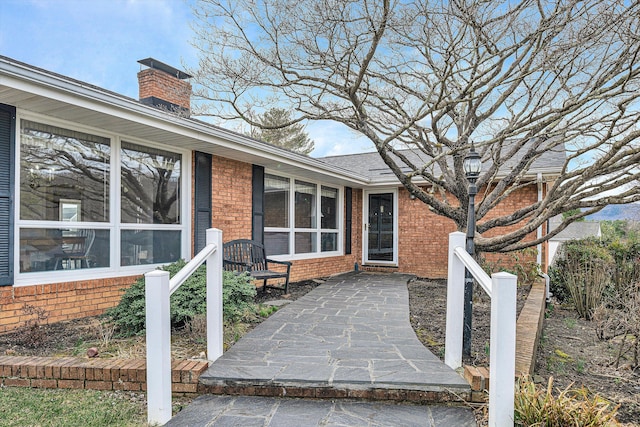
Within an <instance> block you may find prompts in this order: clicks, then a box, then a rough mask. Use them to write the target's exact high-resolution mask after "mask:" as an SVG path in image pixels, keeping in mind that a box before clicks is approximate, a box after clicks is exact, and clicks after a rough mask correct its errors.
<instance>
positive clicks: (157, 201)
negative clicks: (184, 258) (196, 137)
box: [120, 142, 182, 224]
mask: <svg viewBox="0 0 640 427" xmlns="http://www.w3.org/2000/svg"><path fill="white" fill-rule="evenodd" d="M120 153H121V154H120V156H121V161H122V165H121V170H120V176H121V181H122V182H121V189H122V191H121V197H120V205H121V221H122V222H123V223H136V224H180V175H181V165H182V156H181V155H180V154H177V153H172V152H170V151H165V150H161V149H157V148H150V147H144V146H141V145H137V144H131V143H128V142H122V149H121V150H120Z"/></svg>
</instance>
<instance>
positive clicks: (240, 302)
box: [222, 271, 257, 322]
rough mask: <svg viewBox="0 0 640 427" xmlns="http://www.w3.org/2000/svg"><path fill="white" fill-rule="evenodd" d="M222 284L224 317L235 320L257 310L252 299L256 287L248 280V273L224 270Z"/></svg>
mask: <svg viewBox="0 0 640 427" xmlns="http://www.w3.org/2000/svg"><path fill="white" fill-rule="evenodd" d="M223 274H224V285H223V286H222V312H223V316H224V319H225V320H227V321H231V322H236V321H238V320H240V319H242V318H243V317H245V316H246V315H247V313H249V312H252V313H255V312H256V310H257V307H256V305H255V304H254V303H253V300H254V298H255V296H256V287H255V286H254V285H253V284H252V283H251V281H250V280H249V275H248V274H246V273H245V274H241V275H235V274H233V273H231V272H228V271H225V272H224V273H223Z"/></svg>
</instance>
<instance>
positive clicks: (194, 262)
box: [169, 245, 216, 295]
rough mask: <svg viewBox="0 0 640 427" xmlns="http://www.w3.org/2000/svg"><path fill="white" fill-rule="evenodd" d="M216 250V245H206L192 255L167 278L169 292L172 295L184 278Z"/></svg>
mask: <svg viewBox="0 0 640 427" xmlns="http://www.w3.org/2000/svg"><path fill="white" fill-rule="evenodd" d="M215 250H216V245H207V246H205V247H204V248H202V250H201V251H200V252H198V254H197V255H196V256H194V257H193V258H192V259H191V261H189V262H188V263H187V264H186V265H185V266H184V267H182V269H180V271H178V272H177V273H176V274H175V276H173V277H172V278H171V280H169V294H170V295H173V293H174V292H175V291H177V290H178V288H179V287H180V286H181V285H182V284H183V283H184V281H185V280H187V279H188V278H189V276H191V275H192V274H193V273H194V272H195V271H196V270H197V269H198V267H200V266H201V265H202V263H203V262H205V261H206V260H207V258H209V255H211V254H212V253H213V251H215Z"/></svg>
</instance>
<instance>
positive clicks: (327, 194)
mask: <svg viewBox="0 0 640 427" xmlns="http://www.w3.org/2000/svg"><path fill="white" fill-rule="evenodd" d="M321 196H322V197H321V200H320V211H321V212H322V218H321V220H320V223H321V225H320V227H321V228H333V229H337V228H338V190H337V189H335V188H331V187H325V186H324V185H323V186H322V193H321Z"/></svg>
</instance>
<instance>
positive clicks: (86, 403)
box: [0, 387, 147, 427]
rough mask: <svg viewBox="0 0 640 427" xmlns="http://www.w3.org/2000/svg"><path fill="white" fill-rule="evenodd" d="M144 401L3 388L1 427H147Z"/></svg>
mask: <svg viewBox="0 0 640 427" xmlns="http://www.w3.org/2000/svg"><path fill="white" fill-rule="evenodd" d="M139 396H142V397H135V396H134V395H130V394H126V393H119V392H100V391H93V390H51V389H32V388H21V387H2V388H0V426H2V427H5V426H6V427H11V426H16V427H18V426H20V427H24V426H33V427H36V426H37V427H40V426H42V427H45V426H51V427H53V426H56V427H57V426H65V427H72V426H78V427H80V426H82V427H86V426H91V427H102V426H123V427H128V426H136V427H141V426H146V425H147V423H146V418H147V414H146V406H145V405H144V397H143V395H139Z"/></svg>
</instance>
